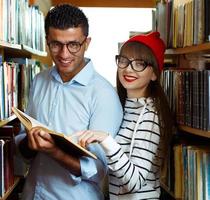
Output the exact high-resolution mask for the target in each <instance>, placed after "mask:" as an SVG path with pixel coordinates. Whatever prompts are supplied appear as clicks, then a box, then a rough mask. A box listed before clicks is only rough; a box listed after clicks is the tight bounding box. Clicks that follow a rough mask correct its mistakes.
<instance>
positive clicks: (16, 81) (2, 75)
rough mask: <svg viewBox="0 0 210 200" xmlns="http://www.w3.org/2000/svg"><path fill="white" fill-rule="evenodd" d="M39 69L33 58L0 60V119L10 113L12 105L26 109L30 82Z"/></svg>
mask: <svg viewBox="0 0 210 200" xmlns="http://www.w3.org/2000/svg"><path fill="white" fill-rule="evenodd" d="M39 71H40V65H39V64H38V63H37V62H36V61H35V60H33V59H28V58H11V59H10V60H9V61H8V62H1V61H0V120H3V119H6V118H8V117H10V116H11V115H12V107H18V108H20V109H21V110H25V109H26V106H27V103H28V95H29V89H30V84H31V82H32V79H33V78H34V76H35V74H37V73H38V72H39Z"/></svg>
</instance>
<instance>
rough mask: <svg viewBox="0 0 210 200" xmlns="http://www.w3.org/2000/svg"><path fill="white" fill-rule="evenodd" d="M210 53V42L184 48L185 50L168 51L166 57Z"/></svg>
mask: <svg viewBox="0 0 210 200" xmlns="http://www.w3.org/2000/svg"><path fill="white" fill-rule="evenodd" d="M202 51H203V52H205V51H208V52H210V42H207V43H203V44H198V45H193V46H188V47H183V48H175V49H167V50H166V52H165V55H179V54H186V53H195V52H202Z"/></svg>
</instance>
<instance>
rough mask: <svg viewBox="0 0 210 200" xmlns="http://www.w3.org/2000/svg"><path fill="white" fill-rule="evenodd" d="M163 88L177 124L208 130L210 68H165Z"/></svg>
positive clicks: (209, 128) (209, 118)
mask: <svg viewBox="0 0 210 200" xmlns="http://www.w3.org/2000/svg"><path fill="white" fill-rule="evenodd" d="M162 75H163V76H162V81H163V84H162V85H163V88H164V91H165V93H166V95H167V97H168V101H169V104H170V107H171V109H172V111H173V112H174V113H175V116H176V121H177V123H178V124H179V125H185V126H189V127H192V128H197V129H201V130H204V131H209V130H210V101H209V99H210V98H209V95H210V70H202V71H196V70H194V69H182V68H178V69H174V68H173V69H166V70H164V71H163V74H162Z"/></svg>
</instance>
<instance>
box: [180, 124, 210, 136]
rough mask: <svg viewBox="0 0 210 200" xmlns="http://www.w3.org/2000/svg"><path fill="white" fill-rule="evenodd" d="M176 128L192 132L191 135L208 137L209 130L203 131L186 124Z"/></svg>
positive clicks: (209, 134)
mask: <svg viewBox="0 0 210 200" xmlns="http://www.w3.org/2000/svg"><path fill="white" fill-rule="evenodd" d="M178 128H179V129H180V130H183V131H185V132H187V133H190V134H193V135H198V136H202V137H206V138H210V131H203V130H200V129H196V128H191V127H188V126H181V125H180V126H178Z"/></svg>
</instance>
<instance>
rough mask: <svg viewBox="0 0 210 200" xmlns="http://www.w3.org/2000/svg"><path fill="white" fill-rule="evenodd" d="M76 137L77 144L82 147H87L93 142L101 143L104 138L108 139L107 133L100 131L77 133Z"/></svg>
mask: <svg viewBox="0 0 210 200" xmlns="http://www.w3.org/2000/svg"><path fill="white" fill-rule="evenodd" d="M76 135H77V136H78V144H79V145H80V146H82V147H87V145H88V144H90V143H93V142H99V143H100V142H102V141H104V139H105V138H106V137H108V135H109V134H108V133H105V132H102V131H91V130H86V131H79V132H77V133H76Z"/></svg>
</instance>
